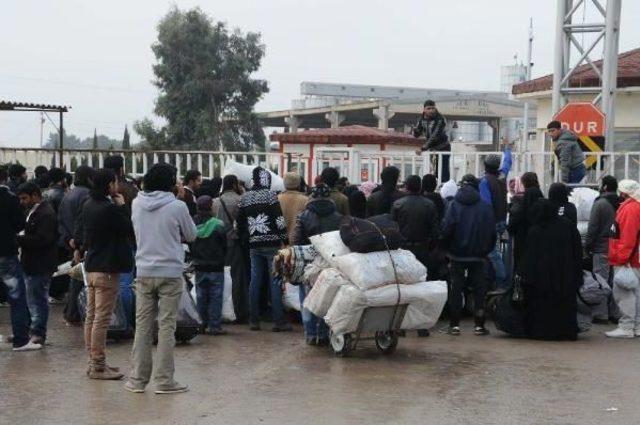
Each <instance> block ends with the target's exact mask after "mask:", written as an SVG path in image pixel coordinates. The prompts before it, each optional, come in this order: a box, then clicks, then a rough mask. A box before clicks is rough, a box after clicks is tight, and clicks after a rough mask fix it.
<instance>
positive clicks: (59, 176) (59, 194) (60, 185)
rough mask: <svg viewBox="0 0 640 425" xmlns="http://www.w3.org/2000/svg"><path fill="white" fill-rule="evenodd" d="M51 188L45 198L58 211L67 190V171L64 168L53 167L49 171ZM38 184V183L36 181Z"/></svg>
mask: <svg viewBox="0 0 640 425" xmlns="http://www.w3.org/2000/svg"><path fill="white" fill-rule="evenodd" d="M48 177H49V182H50V184H49V189H48V190H47V191H46V192H45V195H44V197H45V199H46V200H47V201H49V203H50V204H51V206H52V207H53V210H54V211H55V212H56V214H57V213H58V210H59V208H60V203H61V202H62V198H64V194H65V192H66V190H67V189H66V173H65V172H64V170H63V169H61V168H58V167H52V168H51V169H50V170H49V173H48ZM36 184H37V183H36Z"/></svg>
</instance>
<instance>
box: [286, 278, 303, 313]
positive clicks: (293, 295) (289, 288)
mask: <svg viewBox="0 0 640 425" xmlns="http://www.w3.org/2000/svg"><path fill="white" fill-rule="evenodd" d="M282 304H283V305H284V308H285V309H288V310H296V311H300V310H302V309H301V308H300V287H298V286H294V285H292V284H290V283H289V282H286V283H285V284H284V293H283V294H282Z"/></svg>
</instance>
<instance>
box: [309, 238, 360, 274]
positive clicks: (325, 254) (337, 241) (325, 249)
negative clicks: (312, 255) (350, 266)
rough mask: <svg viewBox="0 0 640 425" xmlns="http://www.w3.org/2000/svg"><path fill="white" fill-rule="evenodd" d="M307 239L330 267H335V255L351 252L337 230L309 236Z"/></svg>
mask: <svg viewBox="0 0 640 425" xmlns="http://www.w3.org/2000/svg"><path fill="white" fill-rule="evenodd" d="M309 240H310V241H311V244H312V245H313V247H314V248H315V249H316V251H317V252H318V254H320V255H321V256H322V258H324V259H325V261H327V262H328V263H329V264H331V266H332V267H335V262H334V260H335V258H336V257H339V256H341V255H346V254H349V253H351V250H349V248H348V247H347V246H346V245H345V244H344V242H342V238H341V237H340V231H339V230H335V231H333V232H327V233H321V234H319V235H315V236H311V237H310V238H309Z"/></svg>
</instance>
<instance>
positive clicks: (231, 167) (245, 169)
mask: <svg viewBox="0 0 640 425" xmlns="http://www.w3.org/2000/svg"><path fill="white" fill-rule="evenodd" d="M256 167H257V165H245V164H240V163H239V162H236V161H233V160H229V161H227V162H226V163H225V166H224V171H223V172H222V177H224V176H226V175H227V174H233V175H235V176H236V177H238V180H240V181H242V182H244V186H245V187H246V188H247V189H251V186H253V169H254V168H256ZM267 171H269V174H271V190H275V191H276V192H284V181H283V180H282V177H280V176H279V175H277V174H275V173H273V172H272V171H271V170H267Z"/></svg>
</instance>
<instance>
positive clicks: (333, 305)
mask: <svg viewBox="0 0 640 425" xmlns="http://www.w3.org/2000/svg"><path fill="white" fill-rule="evenodd" d="M310 239H311V243H312V244H313V246H314V247H315V248H316V250H317V251H318V254H320V255H321V256H322V258H323V259H324V260H325V261H326V262H327V263H329V264H330V265H331V268H328V269H325V270H324V271H322V273H320V275H319V276H318V277H317V279H316V280H315V284H314V285H313V288H312V289H311V291H310V293H309V294H308V295H307V298H306V299H305V302H304V307H305V308H306V309H307V310H309V311H310V312H312V313H313V314H315V315H316V316H319V317H324V319H325V321H326V322H327V324H328V325H329V326H330V327H331V330H332V331H333V332H334V333H336V334H343V333H348V332H354V331H355V330H356V329H357V327H358V323H359V321H360V317H361V316H362V312H363V311H364V309H365V308H367V307H382V306H393V305H396V303H398V304H408V308H407V312H406V314H405V317H404V320H403V322H402V326H401V327H402V329H429V328H431V327H432V326H433V325H434V324H435V323H436V321H437V320H438V317H439V316H440V313H441V312H442V309H443V308H444V304H445V302H446V300H447V285H446V282H443V281H434V282H426V281H425V280H426V272H427V270H426V268H425V267H424V266H423V265H422V264H421V263H420V262H419V261H418V260H417V259H416V258H415V256H414V255H413V254H412V253H411V252H409V251H406V250H402V249H398V250H393V251H390V252H386V251H384V252H372V253H368V254H359V253H352V252H350V251H349V248H347V247H346V246H345V245H344V243H343V242H342V239H341V238H340V233H339V232H338V231H335V232H328V233H324V234H322V235H317V236H313V237H311V238H310ZM396 281H397V283H398V285H396Z"/></svg>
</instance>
